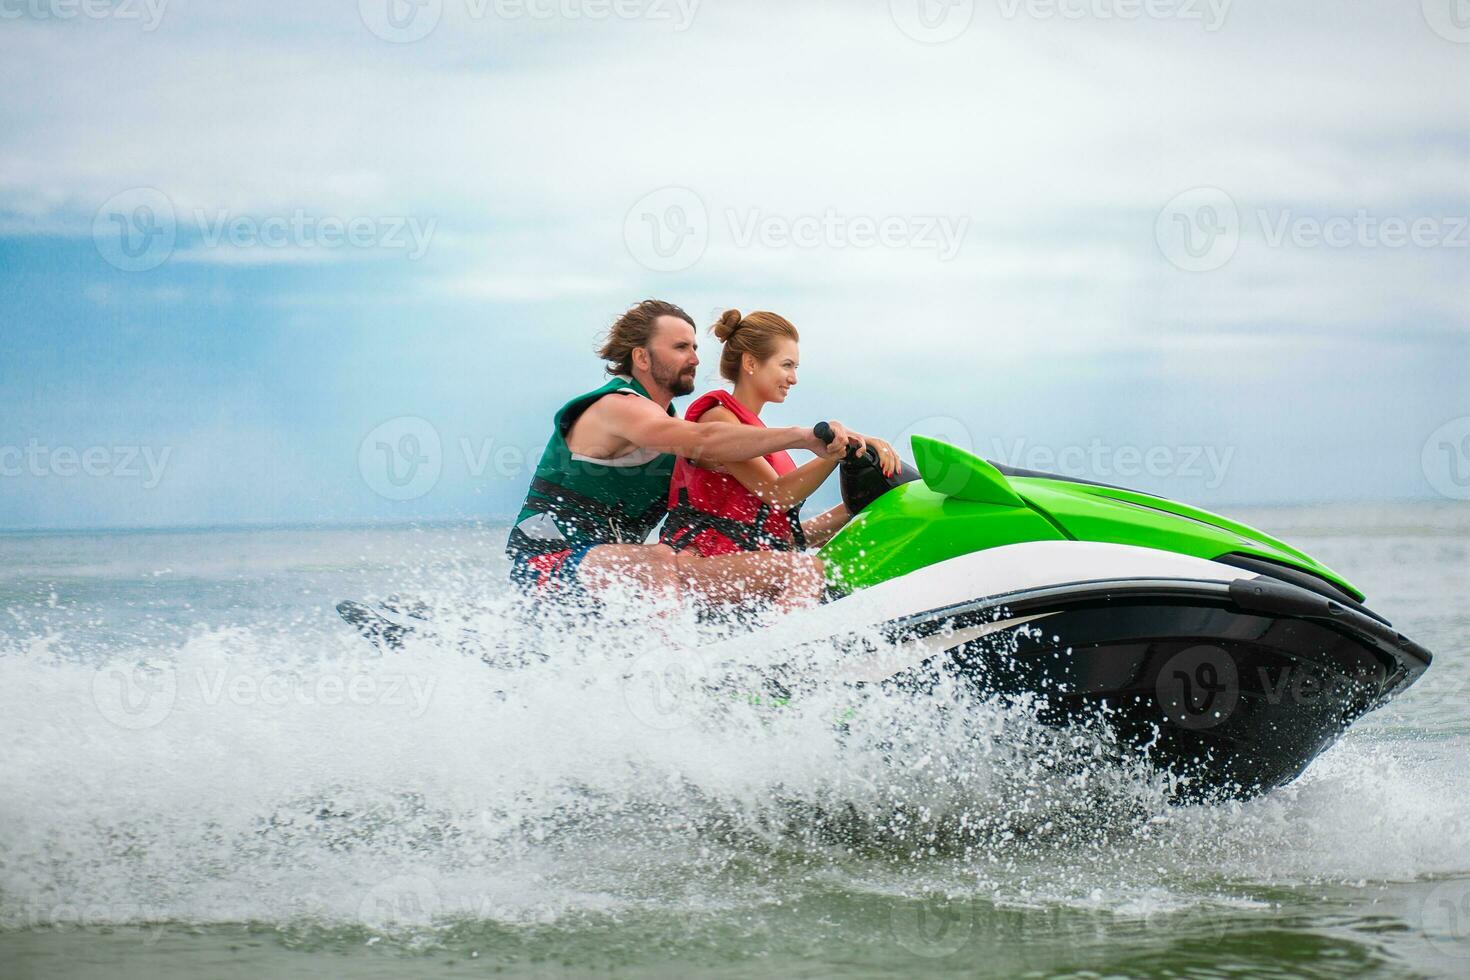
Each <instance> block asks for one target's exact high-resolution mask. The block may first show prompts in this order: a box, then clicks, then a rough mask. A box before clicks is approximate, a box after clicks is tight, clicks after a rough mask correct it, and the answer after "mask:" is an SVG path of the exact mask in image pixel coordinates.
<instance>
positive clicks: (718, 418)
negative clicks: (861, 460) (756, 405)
mask: <svg viewBox="0 0 1470 980" xmlns="http://www.w3.org/2000/svg"><path fill="white" fill-rule="evenodd" d="M699 422H700V424H701V425H703V424H704V423H706V422H726V423H734V424H736V425H738V424H740V420H739V419H737V418H736V417H735V414H734V413H733V412H731V411H730V410H729V409H727V408H721V407H720V406H718V405H717V406H715V407H714V408H711V409H710V410H709V411H707V412H705V413H704V414H703V415H701V416H700V417H699ZM837 462H838V461H837V460H835V459H824V458H820V457H819V458H817V459H814V460H812V461H811V462H809V463H803V464H802V465H801V466H798V467H797V468H796V469H794V470H792V471H791V472H790V473H787V474H786V475H785V476H777V475H776V471H775V469H773V468H772V466H771V464H770V463H767V462H766V461H765V459H764V458H763V457H761V456H757V457H755V458H754V459H744V460H741V461H739V462H731V463H726V464H725V465H724V467H723V469H724V471H725V472H726V473H729V474H730V475H731V476H733V477H734V478H735V479H736V480H738V481H740V485H741V486H743V487H745V489H747V490H749V491H750V492H751V493H752V494H754V495H755V497H756V499H758V500H759V501H760V502H761V503H763V504H770V505H771V506H772V507H775V508H777V509H778V510H790V509H791V508H793V507H795V506H796V505H797V504H799V503H801V502H802V501H804V500H806V498H808V497H810V496H811V495H812V494H814V493H816V492H817V488H819V487H820V486H821V485H822V483H823V481H825V480H826V479H827V477H829V476H831V475H832V471H833V470H835V469H836V468H837Z"/></svg>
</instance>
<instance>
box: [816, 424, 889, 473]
mask: <svg viewBox="0 0 1470 980" xmlns="http://www.w3.org/2000/svg"><path fill="white" fill-rule="evenodd" d="M812 435H814V436H816V437H817V438H818V439H820V440H822V441H823V442H825V443H826V444H827V445H829V446H830V445H832V440H833V439H836V438H837V433H835V432H833V431H832V424H831V423H830V422H818V423H817V424H816V425H814V426H812ZM842 461H843V462H844V463H853V464H857V463H867V464H868V465H870V466H877V465H878V450H876V449H874V448H873V447H872V446H868V447H867V448H866V449H864V450H863V451H862V452H858V451H857V450H856V449H849V450H848V451H847V455H846V456H844V457H843V458H842Z"/></svg>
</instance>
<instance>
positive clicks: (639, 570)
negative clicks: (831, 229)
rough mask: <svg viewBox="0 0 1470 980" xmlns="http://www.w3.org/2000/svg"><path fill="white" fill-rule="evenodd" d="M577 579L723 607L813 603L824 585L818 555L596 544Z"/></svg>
mask: <svg viewBox="0 0 1470 980" xmlns="http://www.w3.org/2000/svg"><path fill="white" fill-rule="evenodd" d="M577 580H578V581H579V582H580V583H582V585H583V586H585V587H586V588H588V589H590V590H592V591H594V592H595V591H598V590H600V589H606V588H609V587H611V586H613V585H616V584H627V583H632V584H633V585H635V586H637V587H638V588H641V589H643V590H645V591H646V592H647V593H648V594H649V595H651V596H655V597H657V598H660V599H665V600H672V599H675V598H677V597H679V596H682V595H685V594H687V593H693V594H694V595H696V596H698V597H700V598H702V599H704V600H706V601H709V602H720V603H739V602H744V601H746V600H749V599H768V600H771V601H773V602H775V603H776V604H777V605H778V606H780V607H782V608H785V609H791V608H796V607H798V606H803V605H813V604H815V603H816V602H818V601H820V599H821V597H822V589H823V587H824V585H825V578H824V576H823V569H822V560H821V559H820V558H817V557H816V556H815V555H803V554H797V553H794V552H789V551H752V552H741V553H739V554H733V555H715V556H713V557H710V558H704V557H701V556H699V555H692V554H688V553H684V552H681V553H679V554H675V553H674V552H673V551H672V550H671V549H669V548H667V547H665V546H664V545H644V544H604V545H598V546H597V547H596V548H593V549H592V550H591V551H589V552H587V554H586V556H585V557H583V559H582V562H581V564H580V565H579V566H578V568H577Z"/></svg>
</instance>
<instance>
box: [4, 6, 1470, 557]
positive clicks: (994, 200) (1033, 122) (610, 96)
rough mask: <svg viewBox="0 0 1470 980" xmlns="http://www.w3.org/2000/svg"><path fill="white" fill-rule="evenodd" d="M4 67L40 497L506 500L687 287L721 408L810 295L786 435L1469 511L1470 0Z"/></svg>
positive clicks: (141, 514) (375, 37) (363, 17)
mask: <svg viewBox="0 0 1470 980" xmlns="http://www.w3.org/2000/svg"><path fill="white" fill-rule="evenodd" d="M0 81H3V86H4V94H3V96H0V528H9V529H41V528H88V527H129V526H145V527H156V526H172V525H220V524H254V523H297V522H300V523H313V524H327V523H334V522H359V521H415V520H439V519H446V520H452V519H466V518H469V519H484V520H498V519H502V518H504V517H506V516H507V515H509V514H510V513H513V512H514V510H515V509H516V508H517V506H518V504H519V502H520V499H521V498H522V496H523V495H524V492H525V487H526V484H527V482H528V481H529V476H530V468H531V466H532V465H534V461H535V458H536V457H537V456H538V455H539V452H540V449H541V446H542V445H543V444H544V442H545V439H546V437H547V434H548V432H549V426H550V417H551V414H552V412H553V411H554V410H555V409H556V408H557V407H558V406H559V405H560V404H561V403H562V402H564V401H565V400H567V399H568V398H570V397H571V396H573V395H575V394H578V393H580V392H582V391H585V390H588V389H590V388H592V387H595V386H596V385H597V384H599V383H600V381H601V378H602V365H601V364H600V363H599V362H598V361H597V360H596V358H595V356H594V354H593V350H594V348H595V345H596V340H597V337H598V335H599V333H600V332H601V331H603V330H604V329H605V328H606V326H607V325H608V324H609V323H610V322H611V321H612V320H613V319H614V318H615V317H616V315H617V314H618V313H619V312H621V311H622V310H623V309H625V308H626V307H627V306H629V305H630V304H632V303H634V302H636V301H637V300H639V299H642V298H644V297H648V296H656V297H659V298H663V299H668V300H671V301H673V302H676V303H679V304H680V305H682V306H684V307H685V308H686V309H687V310H689V312H690V313H691V314H692V315H693V316H694V318H695V320H696V322H697V323H698V324H699V325H700V327H701V331H702V333H701V336H702V348H701V351H702V354H703V355H704V357H705V360H704V368H705V369H704V370H702V372H701V379H700V385H701V390H703V389H704V388H707V387H713V386H715V385H716V384H717V383H718V377H717V375H716V373H715V371H714V367H715V365H716V363H717V361H718V357H717V350H716V348H717V345H716V342H715V341H714V339H713V338H712V337H710V336H709V335H708V334H707V333H704V332H703V328H704V327H706V326H708V325H709V324H711V323H713V322H714V320H715V319H716V318H717V316H718V313H719V311H720V310H723V309H725V308H726V307H735V308H738V309H741V310H746V311H749V310H755V309H767V310H773V311H776V312H778V313H781V314H783V315H785V316H787V317H788V318H789V319H791V320H792V321H793V322H794V323H795V324H796V325H797V326H798V328H799V329H800V330H801V333H802V338H803V343H802V365H801V380H800V383H799V384H798V386H797V388H796V389H795V390H794V391H793V392H792V395H791V398H790V399H789V401H788V402H787V403H786V404H785V405H781V406H772V407H770V408H769V409H768V410H767V413H766V420H767V422H768V423H770V424H793V425H794V424H807V425H809V424H811V423H813V422H815V421H817V420H819V419H824V418H836V419H839V420H841V421H842V422H844V423H846V424H848V425H849V426H851V427H853V428H856V429H859V430H861V431H865V432H870V433H872V434H875V435H879V436H883V437H886V438H889V439H892V440H899V441H902V440H905V439H906V437H907V435H908V434H910V433H913V432H923V433H926V434H930V435H937V436H939V437H941V438H947V439H949V440H951V441H955V442H958V443H960V444H962V445H965V446H966V447H967V448H971V449H973V450H974V451H976V452H978V453H979V454H980V455H982V456H986V457H988V458H991V459H996V460H999V461H1002V462H1008V463H1012V464H1015V465H1021V466H1030V467H1032V468H1040V469H1050V470H1061V471H1063V472H1069V473H1072V474H1074V475H1081V476H1090V477H1093V478H1097V479H1103V480H1105V481H1107V482H1114V483H1121V484H1124V485H1129V486H1134V487H1138V488H1140V489H1145V490H1149V491H1153V492H1158V493H1165V494H1168V495H1170V496H1175V497H1179V498H1181V499H1185V500H1188V501H1191V502H1194V503H1199V504H1203V505H1205V506H1217V507H1225V506H1232V505H1242V504H1250V503H1318V502H1336V501H1342V502H1349V501H1376V500H1411V499H1422V500H1446V499H1459V500H1463V499H1467V498H1470V289H1467V283H1470V2H1467V0H1422V2H1421V0H1372V2H1354V3H1348V2H1340V0H1338V2H1323V0H1235V2H1230V0H862V2H853V3H843V4H836V3H831V2H825V3H821V2H803V0H781V2H774V0H741V2H738V3H736V2H733V0H723V2H719V0H358V2H353V0H334V2H331V3H321V4H310V5H305V4H296V3H286V2H276V0H255V2H230V0H213V2H208V3H205V2H191V0H117V2H113V0H85V2H84V0H0ZM900 448H901V449H902V446H900ZM827 494H828V495H829V496H830V494H831V490H830V488H829V489H828V491H827Z"/></svg>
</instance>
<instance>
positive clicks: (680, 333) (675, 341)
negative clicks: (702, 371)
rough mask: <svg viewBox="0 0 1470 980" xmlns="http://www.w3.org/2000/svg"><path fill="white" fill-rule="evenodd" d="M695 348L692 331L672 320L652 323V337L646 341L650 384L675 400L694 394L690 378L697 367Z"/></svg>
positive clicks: (688, 327) (663, 319) (667, 318)
mask: <svg viewBox="0 0 1470 980" xmlns="http://www.w3.org/2000/svg"><path fill="white" fill-rule="evenodd" d="M698 346H699V345H698V344H697V343H696V342H695V339H694V328H693V327H691V326H690V325H689V324H687V323H685V322H684V321H683V320H681V319H679V318H678V317H676V316H661V317H659V318H658V320H657V321H655V322H654V326H653V336H651V337H649V338H648V359H649V362H650V365H649V370H648V373H649V374H651V375H652V376H653V383H654V384H656V385H658V386H659V387H660V388H663V389H664V390H666V391H669V392H672V393H673V395H674V396H675V397H678V396H680V395H687V394H689V393H690V392H692V391H693V390H694V375H695V371H696V369H697V368H698V367H699V355H698V354H697V353H695V350H696V348H698Z"/></svg>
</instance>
